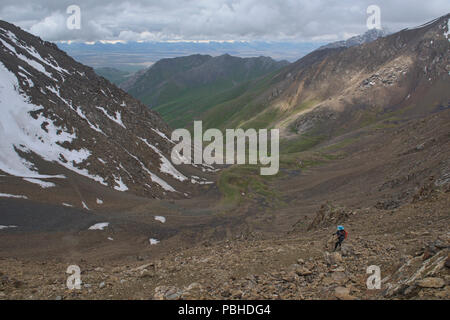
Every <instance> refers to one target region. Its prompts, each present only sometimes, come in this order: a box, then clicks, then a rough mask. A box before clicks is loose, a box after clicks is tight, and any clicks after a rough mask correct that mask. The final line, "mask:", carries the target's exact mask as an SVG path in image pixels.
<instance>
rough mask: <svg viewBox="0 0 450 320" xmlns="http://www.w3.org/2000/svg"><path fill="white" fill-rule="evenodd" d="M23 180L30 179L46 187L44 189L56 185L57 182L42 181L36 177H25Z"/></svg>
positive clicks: (31, 181) (29, 180)
mask: <svg viewBox="0 0 450 320" xmlns="http://www.w3.org/2000/svg"><path fill="white" fill-rule="evenodd" d="M23 180H25V181H28V182H30V183H34V184H37V185H39V186H41V188H44V189H46V188H52V187H56V184H54V183H53V182H48V181H42V180H39V179H35V178H23Z"/></svg>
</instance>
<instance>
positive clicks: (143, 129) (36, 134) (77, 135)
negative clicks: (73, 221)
mask: <svg viewBox="0 0 450 320" xmlns="http://www.w3.org/2000/svg"><path fill="white" fill-rule="evenodd" d="M0 61H1V64H0V110H1V113H2V116H1V118H0V136H1V139H0V148H1V151H2V152H1V153H0V171H1V172H3V174H2V179H9V180H8V181H9V183H8V184H2V190H1V191H2V192H3V193H6V194H9V193H8V192H7V191H8V190H5V188H6V189H7V188H8V186H10V187H12V186H16V185H17V183H18V182H17V181H19V180H17V179H16V180H11V179H10V178H13V177H17V178H18V179H22V178H23V179H24V180H25V181H26V182H25V181H22V180H21V181H22V182H23V183H25V184H26V185H30V186H33V185H34V186H36V185H39V186H36V187H37V188H40V187H42V188H49V191H48V192H50V193H54V192H55V191H54V188H52V187H55V186H57V185H58V184H59V183H63V184H64V183H65V182H64V181H65V180H66V178H69V176H71V175H73V174H74V173H75V174H76V175H81V176H84V177H86V178H88V179H90V181H93V182H95V183H98V184H101V185H103V186H106V187H109V188H112V189H115V190H117V191H130V192H132V193H134V194H138V195H145V196H147V197H164V196H171V197H184V196H185V195H186V194H185V192H187V191H189V190H190V189H192V186H193V185H194V184H195V183H196V182H197V180H195V179H197V178H192V179H191V178H190V177H189V176H188V175H187V174H183V173H181V172H180V171H179V170H178V169H176V168H175V167H174V166H173V165H172V163H171V162H170V160H169V159H170V150H171V147H172V145H173V142H172V141H170V139H169V138H168V137H170V132H169V130H168V127H167V125H166V124H165V123H164V121H163V120H162V119H161V118H160V117H159V115H158V114H157V113H155V112H153V111H151V110H149V109H148V108H147V107H146V106H144V105H143V104H142V103H140V102H139V101H138V100H136V99H134V98H132V97H131V96H130V95H128V94H127V93H125V92H124V91H122V90H120V89H118V88H117V87H115V86H114V85H113V84H111V83H110V82H109V81H107V80H105V79H104V78H101V77H99V76H97V75H96V74H95V73H94V71H93V70H92V69H91V68H89V67H86V66H84V65H82V64H80V63H77V62H76V61H74V60H73V59H72V58H70V57H69V56H67V55H66V54H65V53H64V52H63V51H60V50H59V49H58V48H57V47H56V46H55V45H54V44H52V43H49V42H44V41H42V40H41V39H39V38H37V37H34V36H32V35H31V34H28V33H26V32H24V31H23V30H21V29H19V28H17V27H15V26H14V25H11V24H9V23H7V22H4V21H0ZM180 170H181V169H180ZM188 170H191V171H192V170H193V172H199V171H200V170H199V169H196V168H190V169H189V168H188ZM4 174H6V176H5V175H4ZM197 176H198V175H196V177H197ZM12 181H15V182H14V183H12ZM32 184H33V185H32ZM17 189H18V190H19V189H20V188H17ZM22 190H24V189H22ZM19 191H20V190H19ZM42 191H43V190H42ZM83 206H85V204H83Z"/></svg>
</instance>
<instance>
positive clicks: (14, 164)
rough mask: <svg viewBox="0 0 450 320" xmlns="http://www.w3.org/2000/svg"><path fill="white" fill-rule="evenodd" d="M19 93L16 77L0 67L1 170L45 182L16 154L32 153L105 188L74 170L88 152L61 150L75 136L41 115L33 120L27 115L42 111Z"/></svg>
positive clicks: (30, 165) (86, 157)
mask: <svg viewBox="0 0 450 320" xmlns="http://www.w3.org/2000/svg"><path fill="white" fill-rule="evenodd" d="M18 90H19V84H18V82H17V78H16V76H15V75H14V74H13V73H12V72H10V71H9V70H8V69H6V67H5V66H4V65H3V64H2V63H0V104H1V105H2V117H0V136H1V137H2V139H1V140H0V149H1V150H2V152H1V153H0V170H2V171H4V172H6V173H9V174H11V175H14V176H19V177H26V178H44V176H42V175H40V174H39V172H37V170H36V168H35V167H34V165H33V164H32V163H31V162H29V161H27V160H26V159H24V158H23V157H22V156H21V155H20V154H19V151H20V152H21V153H31V152H33V153H35V154H38V155H39V156H41V157H42V158H43V159H44V160H47V161H50V162H57V163H59V164H60V165H62V166H64V167H66V168H67V169H69V170H72V171H75V172H77V173H78V174H81V175H83V176H86V177H88V178H91V179H93V180H95V181H97V182H100V183H102V184H104V185H106V182H105V181H104V180H103V178H102V177H99V176H96V175H91V174H90V173H89V171H88V170H87V169H81V168H78V167H76V166H77V165H79V164H81V163H82V162H84V161H86V160H87V159H88V158H89V157H90V155H91V152H90V151H89V150H87V149H79V150H68V149H65V148H64V147H62V146H61V144H62V143H64V142H69V143H70V142H72V141H73V140H74V139H75V138H76V133H69V132H67V131H66V130H67V129H66V128H63V127H59V126H57V125H55V124H54V122H53V120H51V119H48V118H46V117H44V116H43V115H42V113H41V114H39V115H38V116H37V118H36V119H35V118H33V117H32V116H31V114H30V112H32V111H40V110H43V107H42V106H36V105H33V104H31V103H30V102H29V101H28V98H27V97H26V96H24V95H22V94H21V93H20V92H19V91H18Z"/></svg>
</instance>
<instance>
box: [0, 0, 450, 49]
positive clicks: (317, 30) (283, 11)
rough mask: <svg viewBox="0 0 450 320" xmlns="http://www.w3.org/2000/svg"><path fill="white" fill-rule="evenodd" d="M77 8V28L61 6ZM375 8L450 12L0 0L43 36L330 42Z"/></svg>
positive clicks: (11, 16)
mask: <svg viewBox="0 0 450 320" xmlns="http://www.w3.org/2000/svg"><path fill="white" fill-rule="evenodd" d="M71 4H76V5H79V6H80V7H81V14H82V16H81V21H82V28H81V30H69V29H67V27H66V19H67V17H68V14H67V13H66V8H67V7H68V6H69V5H71ZM371 4H377V5H379V6H380V8H381V19H382V25H383V26H385V27H388V28H389V29H391V30H398V29H400V28H404V27H410V26H415V25H418V24H422V23H424V22H426V21H428V20H431V19H433V18H436V17H439V16H442V15H444V14H446V13H448V12H449V11H450V2H449V1H448V0H428V1H426V2H425V1H423V0H420V1H419V0H409V1H407V0H399V1H391V0H378V1H376V0H362V1H361V0H346V1H333V0H329V1H325V0H316V1H311V0H283V1H280V0H278V1H277V0H272V1H262V0H220V1H214V0H197V1H192V0H188V1H179V0H176V1H175V0H166V1H160V0H158V1H152V0H147V1H146V0H136V1H117V0H98V1H84V0H83V1H80V0H78V1H77V0H72V1H66V0H47V1H33V2H32V3H30V1H22V0H15V1H11V0H2V4H1V6H0V19H3V20H6V21H9V22H12V23H15V24H18V25H19V26H21V27H22V28H24V29H26V30H28V31H30V32H32V33H34V34H36V35H39V36H41V37H42V38H44V39H46V40H52V41H58V40H80V41H97V40H130V41H131V40H151V41H164V40H275V41H276V40H291V41H303V40H308V41H310V40H313V41H314V40H317V39H321V40H336V39H342V38H346V37H349V36H351V35H354V34H358V33H362V32H364V31H365V30H366V19H367V15H366V8H367V7H368V6H369V5H371Z"/></svg>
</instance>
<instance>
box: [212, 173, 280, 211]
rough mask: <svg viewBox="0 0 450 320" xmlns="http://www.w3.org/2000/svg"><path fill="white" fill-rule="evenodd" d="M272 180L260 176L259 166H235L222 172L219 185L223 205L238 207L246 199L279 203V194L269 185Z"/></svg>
mask: <svg viewBox="0 0 450 320" xmlns="http://www.w3.org/2000/svg"><path fill="white" fill-rule="evenodd" d="M270 179H273V177H272V176H262V175H260V167H259V166H258V165H233V166H231V167H229V168H226V169H224V170H222V171H221V172H220V175H219V179H218V183H217V184H218V187H219V191H220V192H221V194H222V202H223V203H222V204H225V205H230V204H231V205H238V204H239V203H241V202H242V201H244V200H245V198H256V197H259V198H263V199H264V200H266V202H268V203H272V204H276V203H278V202H279V196H278V194H277V193H276V192H275V191H274V190H273V189H272V188H270V186H269V185H268V182H269V180H270Z"/></svg>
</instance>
